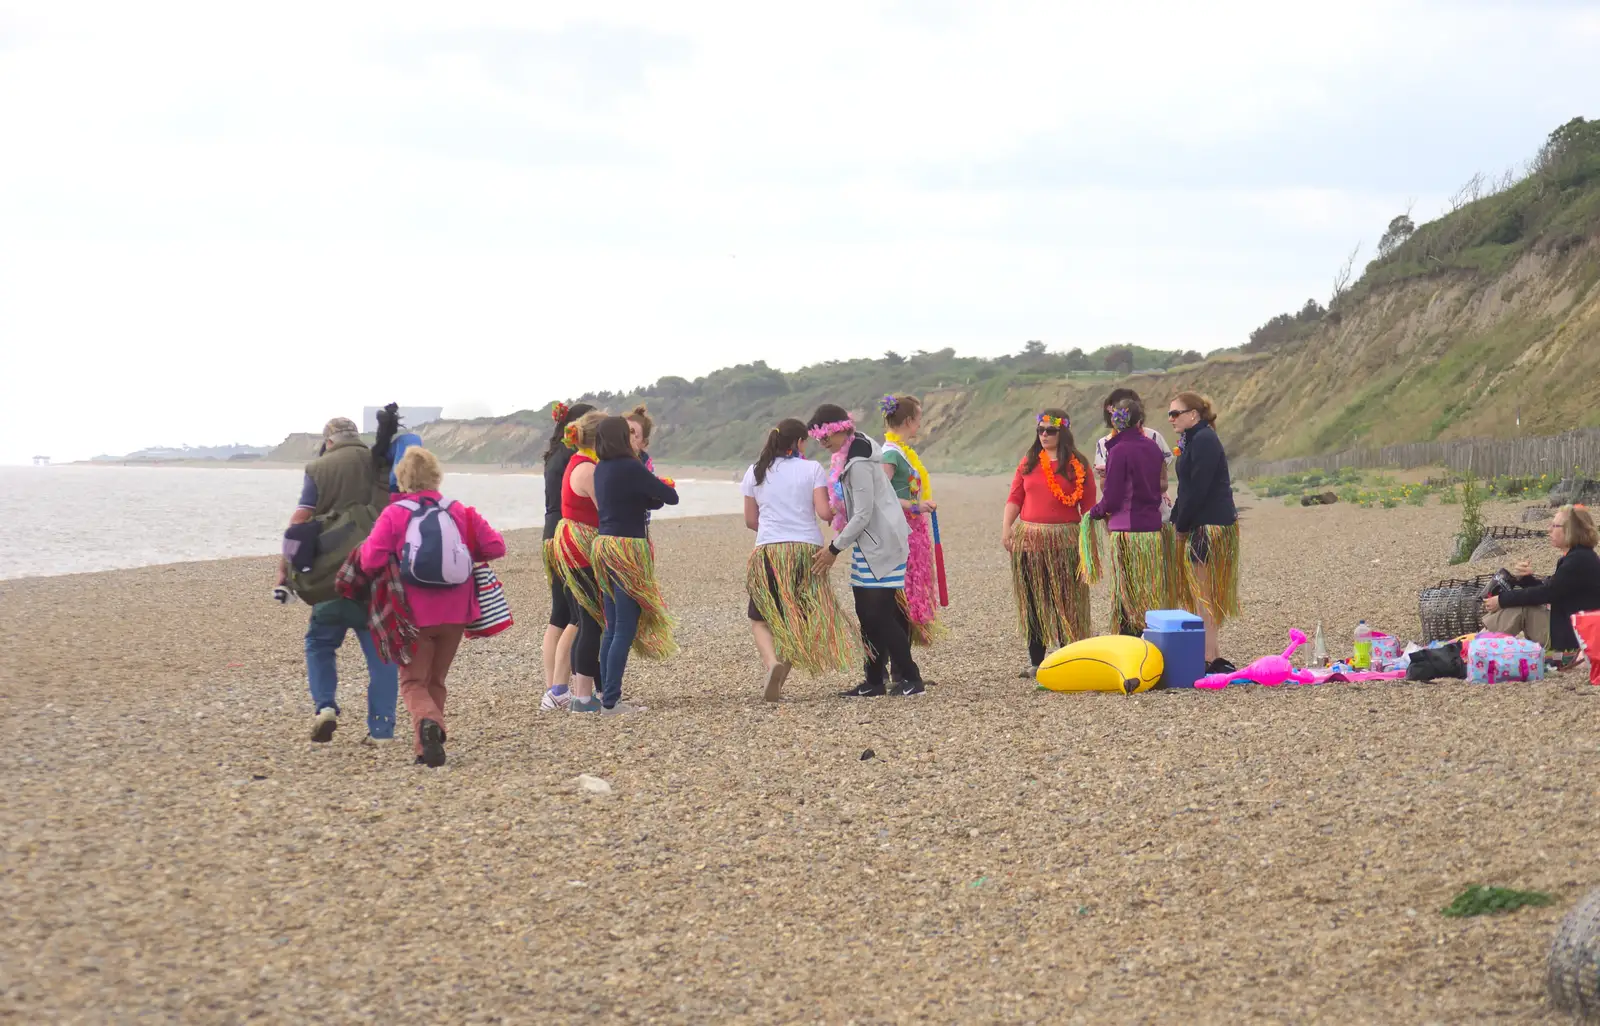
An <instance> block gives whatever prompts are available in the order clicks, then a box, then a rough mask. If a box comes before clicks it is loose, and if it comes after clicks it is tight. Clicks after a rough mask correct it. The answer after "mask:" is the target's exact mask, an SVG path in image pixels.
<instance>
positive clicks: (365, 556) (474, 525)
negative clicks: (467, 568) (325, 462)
mask: <svg viewBox="0 0 1600 1026" xmlns="http://www.w3.org/2000/svg"><path fill="white" fill-rule="evenodd" d="M442 498H443V496H442V495H440V494H439V493H438V492H416V493H414V494H411V495H396V496H394V497H393V498H392V499H391V500H390V503H389V505H388V506H386V507H384V510H383V513H382V514H380V515H379V517H378V522H377V523H376V524H374V525H373V526H372V533H371V534H369V535H368V536H367V540H366V541H364V542H362V543H361V569H362V570H365V571H366V572H367V573H375V572H376V571H377V570H378V568H380V567H382V566H383V564H384V563H386V562H388V559H389V557H390V556H395V557H398V556H399V555H400V549H401V548H402V547H403V546H404V545H405V543H406V522H407V521H408V520H410V519H411V511H410V510H408V509H406V508H404V507H402V506H397V505H395V503H398V502H399V501H400V500H402V499H433V500H435V501H439V500H440V499H442ZM449 513H450V516H451V518H452V519H454V520H455V522H456V526H457V527H458V528H460V529H461V538H462V540H463V541H465V542H466V543H467V548H468V549H470V550H471V551H472V559H473V561H474V562H477V563H482V562H487V561H488V560H491V559H499V558H500V557H501V556H504V555H505V554H506V540H505V539H504V538H502V537H500V532H499V531H496V530H495V529H494V528H492V527H490V526H489V522H488V521H487V520H485V519H483V517H481V516H479V515H478V511H477V510H475V509H473V508H472V507H471V506H468V505H466V504H465V503H461V502H457V503H456V504H455V505H453V506H451V507H450V510H449ZM406 600H407V601H408V602H410V604H411V616H412V619H414V620H415V621H416V623H417V626H418V627H437V626H439V625H440V624H457V623H459V624H469V623H471V622H472V621H474V620H476V619H477V618H478V589H477V588H476V587H475V586H474V585H473V582H471V581H468V582H466V583H465V584H457V585H454V586H453V587H449V588H425V587H422V586H421V585H412V586H408V587H407V588H406Z"/></svg>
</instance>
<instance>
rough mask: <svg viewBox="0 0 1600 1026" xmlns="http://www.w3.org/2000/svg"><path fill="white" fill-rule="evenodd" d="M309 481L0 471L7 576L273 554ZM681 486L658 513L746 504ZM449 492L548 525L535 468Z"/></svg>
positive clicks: (719, 485) (254, 474)
mask: <svg viewBox="0 0 1600 1026" xmlns="http://www.w3.org/2000/svg"><path fill="white" fill-rule="evenodd" d="M303 477H304V475H303V473H302V471H300V470H294V469H266V468H257V469H245V468H237V469H235V468H231V467H229V468H221V467H219V468H216V469H210V468H205V467H88V466H60V467H0V579H3V578H10V577H40V576H47V575H50V574H71V573H83V572H87V571H91V570H115V569H120V568H123V567H131V566H148V565H150V564H153V563H178V562H185V561H188V560H197V559H224V558H227V557H230V556H262V555H271V554H274V553H276V552H278V551H280V543H281V540H282V538H283V529H284V527H285V526H286V525H287V524H288V523H289V516H290V514H291V513H293V512H294V508H295V502H296V501H297V500H298V499H299V497H300V485H301V481H302V480H303ZM677 483H678V495H679V497H680V500H681V501H680V502H679V504H678V505H677V506H668V507H667V508H666V509H663V510H660V511H658V512H657V513H656V514H655V516H656V517H659V518H663V519H665V518H669V517H693V516H706V515H711V514H718V513H737V512H739V511H740V510H742V508H743V506H742V500H741V499H740V497H739V489H738V486H737V485H736V484H734V483H733V482H732V481H731V480H726V481H718V480H707V479H703V478H702V479H698V480H696V479H685V478H680V479H678V482H677ZM444 494H445V495H447V496H448V497H450V498H452V499H457V500H459V501H461V502H465V503H467V504H469V505H472V506H476V507H477V508H478V511H479V512H480V513H482V514H483V515H484V517H485V518H487V519H488V521H489V523H490V524H492V525H494V527H496V528H497V529H499V530H502V531H510V530H515V529H517V528H524V527H539V526H541V525H542V524H543V523H544V478H543V477H542V476H540V475H539V474H537V473H525V474H473V473H464V472H453V471H449V470H447V471H446V473H445V480H444Z"/></svg>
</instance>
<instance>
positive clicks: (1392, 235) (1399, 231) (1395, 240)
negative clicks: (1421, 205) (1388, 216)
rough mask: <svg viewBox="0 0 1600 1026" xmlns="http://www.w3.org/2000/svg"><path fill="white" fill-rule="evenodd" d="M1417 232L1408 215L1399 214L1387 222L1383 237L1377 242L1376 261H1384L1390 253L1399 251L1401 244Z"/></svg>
mask: <svg viewBox="0 0 1600 1026" xmlns="http://www.w3.org/2000/svg"><path fill="white" fill-rule="evenodd" d="M1416 230H1417V226H1416V224H1415V223H1414V222H1413V221H1412V220H1411V215H1410V214H1401V215H1400V216H1399V217H1396V218H1395V219H1394V220H1392V221H1390V222H1389V227H1388V228H1387V229H1386V230H1385V231H1384V233H1383V237H1382V238H1381V239H1379V240H1378V259H1379V260H1383V259H1386V258H1387V257H1388V256H1389V255H1390V254H1391V253H1393V252H1394V251H1395V250H1397V249H1399V248H1400V247H1401V245H1402V244H1404V243H1405V241H1406V240H1407V239H1409V238H1411V236H1412V234H1413V233H1414V232H1415V231H1416Z"/></svg>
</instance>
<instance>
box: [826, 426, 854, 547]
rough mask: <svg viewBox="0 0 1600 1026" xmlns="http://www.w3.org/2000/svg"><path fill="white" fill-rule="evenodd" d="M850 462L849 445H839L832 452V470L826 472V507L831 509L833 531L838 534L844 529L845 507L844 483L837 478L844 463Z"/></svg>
mask: <svg viewBox="0 0 1600 1026" xmlns="http://www.w3.org/2000/svg"><path fill="white" fill-rule="evenodd" d="M848 462H850V447H849V446H848V445H841V446H840V447H839V451H838V452H836V453H834V454H833V470H832V471H831V472H830V473H829V474H828V507H829V508H830V509H832V510H833V520H832V521H830V523H831V524H832V526H833V532H834V533H835V534H838V533H839V532H840V531H842V530H844V525H845V519H846V518H845V507H844V485H843V484H842V483H841V482H840V480H839V478H840V477H842V476H843V475H844V465H845V464H846V463H848Z"/></svg>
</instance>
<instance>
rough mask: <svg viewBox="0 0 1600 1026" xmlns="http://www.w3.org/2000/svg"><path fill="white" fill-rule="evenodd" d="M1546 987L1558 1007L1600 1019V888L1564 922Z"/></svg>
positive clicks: (1554, 946) (1552, 951) (1552, 950)
mask: <svg viewBox="0 0 1600 1026" xmlns="http://www.w3.org/2000/svg"><path fill="white" fill-rule="evenodd" d="M1544 986H1545V993H1546V994H1547V995H1548V996H1549V998H1550V1004H1552V1005H1554V1006H1555V1007H1556V1008H1559V1009H1561V1010H1562V1011H1564V1012H1567V1013H1570V1014H1574V1015H1579V1016H1582V1017H1583V1019H1584V1020H1585V1021H1586V1022H1593V1021H1595V1020H1596V1019H1597V1018H1600V890H1597V891H1590V892H1589V895H1588V896H1587V897H1585V898H1584V899H1583V900H1582V901H1580V902H1579V903H1578V905H1577V907H1576V908H1574V909H1573V910H1572V911H1571V912H1568V913H1567V917H1566V918H1565V919H1563V920H1562V921H1561V926H1560V928H1559V929H1557V930H1556V939H1555V943H1553V944H1551V945H1550V960H1549V962H1548V963H1547V965H1546V969H1545V978H1544Z"/></svg>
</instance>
